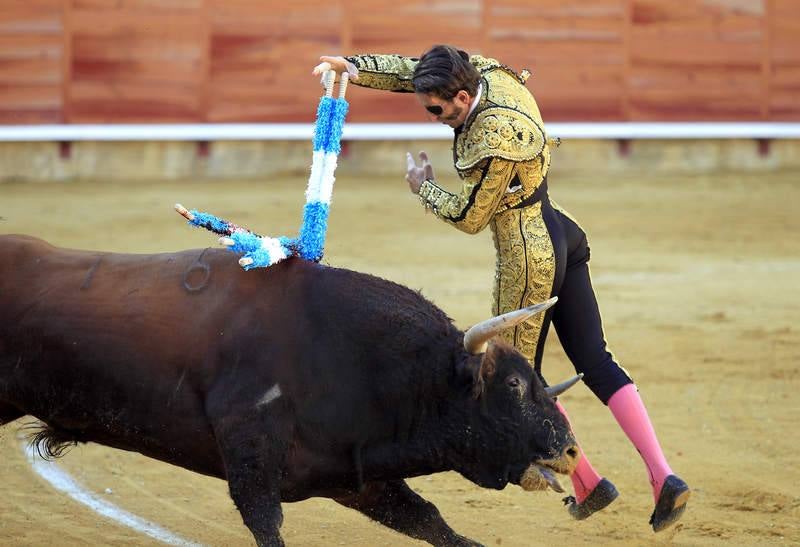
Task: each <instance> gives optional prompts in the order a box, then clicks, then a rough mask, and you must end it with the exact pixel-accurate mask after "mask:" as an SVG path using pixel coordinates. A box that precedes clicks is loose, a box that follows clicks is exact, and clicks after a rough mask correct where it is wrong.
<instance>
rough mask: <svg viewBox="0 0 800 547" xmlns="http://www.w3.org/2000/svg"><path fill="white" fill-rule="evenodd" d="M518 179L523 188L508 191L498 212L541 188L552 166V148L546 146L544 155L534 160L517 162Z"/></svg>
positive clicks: (514, 205)
mask: <svg viewBox="0 0 800 547" xmlns="http://www.w3.org/2000/svg"><path fill="white" fill-rule="evenodd" d="M516 165H517V169H516V175H517V181H518V182H519V184H520V186H521V188H520V189H519V190H517V191H516V192H513V193H506V194H505V195H504V196H503V199H502V200H501V201H500V205H499V206H498V208H497V212H498V213H501V212H503V211H505V210H507V209H511V208H513V207H516V206H517V205H519V204H520V203H521V202H522V201H524V200H526V199H528V198H529V197H530V196H532V195H533V193H534V192H535V191H536V189H537V188H539V185H540V184H541V183H542V181H543V180H544V177H545V175H547V171H548V169H549V167H550V150H549V149H548V148H547V147H545V149H544V151H543V152H542V155H541V156H540V157H538V158H536V159H534V160H533V161H521V162H517V164H516Z"/></svg>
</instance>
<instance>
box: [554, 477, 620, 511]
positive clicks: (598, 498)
mask: <svg viewBox="0 0 800 547" xmlns="http://www.w3.org/2000/svg"><path fill="white" fill-rule="evenodd" d="M617 496H619V492H617V489H616V488H615V487H614V485H613V484H611V481H610V480H608V479H602V480H601V481H600V482H598V483H597V486H595V487H594V490H592V491H591V493H590V494H589V495H588V496H586V499H585V500H583V502H582V503H578V502H577V500H576V499H575V497H574V496H567V497H566V498H564V500H563V501H564V505H566V506H567V510H569V514H570V515H572V518H574V519H575V520H583V519H586V518H589V517H590V516H592V515H593V514H594V513H596V512H598V511H600V510H601V509H605V508H606V507H608V505H609V504H610V503H611V502H612V501H614V500H615V499H617Z"/></svg>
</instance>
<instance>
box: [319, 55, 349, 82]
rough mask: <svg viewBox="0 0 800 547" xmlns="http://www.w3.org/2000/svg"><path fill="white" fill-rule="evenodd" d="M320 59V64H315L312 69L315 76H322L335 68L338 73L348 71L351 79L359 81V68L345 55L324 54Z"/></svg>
mask: <svg viewBox="0 0 800 547" xmlns="http://www.w3.org/2000/svg"><path fill="white" fill-rule="evenodd" d="M319 60H320V61H321V62H320V64H318V65H317V66H315V67H314V70H312V71H311V73H312V74H314V75H315V76H320V75H322V74H324V73H325V72H326V71H328V70H333V71H335V72H336V74H341V73H342V72H347V74H348V75H349V77H350V80H351V81H353V82H357V81H358V69H357V68H356V65H354V64H353V63H351V62H350V61H348V60H347V59H345V58H344V57H330V56H328V55H323V56H322V57H320V58H319Z"/></svg>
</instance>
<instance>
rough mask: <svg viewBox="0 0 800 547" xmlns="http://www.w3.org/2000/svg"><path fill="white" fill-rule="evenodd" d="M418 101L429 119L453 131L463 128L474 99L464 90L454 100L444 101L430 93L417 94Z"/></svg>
mask: <svg viewBox="0 0 800 547" xmlns="http://www.w3.org/2000/svg"><path fill="white" fill-rule="evenodd" d="M416 95H417V100H418V101H419V102H420V104H421V105H422V106H423V108H425V110H427V112H428V119H430V120H431V121H435V122H440V123H443V124H446V125H449V126H450V127H452V128H453V129H455V128H457V127H461V126H462V125H464V122H465V121H466V119H467V115H468V114H469V107H470V104H471V103H472V97H470V95H469V93H467V92H466V91H464V90H463V89H462V90H461V91H459V92H458V93H456V96H455V97H453V98H452V99H442V98H441V97H439V96H437V95H434V94H430V93H417V94H416Z"/></svg>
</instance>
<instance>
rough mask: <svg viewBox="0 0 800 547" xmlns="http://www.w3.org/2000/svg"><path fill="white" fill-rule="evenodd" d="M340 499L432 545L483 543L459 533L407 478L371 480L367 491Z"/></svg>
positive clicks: (392, 527)
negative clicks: (413, 488) (410, 484)
mask: <svg viewBox="0 0 800 547" xmlns="http://www.w3.org/2000/svg"><path fill="white" fill-rule="evenodd" d="M336 501H337V502H339V503H341V504H342V505H344V506H346V507H350V508H352V509H355V510H357V511H360V512H361V513H364V514H365V515H366V516H368V517H369V518H371V519H373V520H376V521H378V522H380V523H381V524H383V525H385V526H388V527H389V528H391V529H393V530H396V531H398V532H400V533H402V534H405V535H407V536H411V537H412V538H415V539H420V540H423V541H427V542H428V543H430V544H431V545H447V546H451V545H452V546H458V547H461V546H473V547H474V546H480V545H481V544H480V543H476V542H474V541H472V540H471V539H469V538H466V537H464V536H460V535H458V534H457V533H456V532H454V531H453V529H452V528H450V526H448V524H447V523H446V522H445V521H444V519H443V518H442V515H441V514H440V513H439V510H438V509H437V508H436V506H435V505H434V504H432V503H431V502H429V501H427V500H425V499H424V498H422V497H421V496H419V495H417V494H416V493H415V492H414V491H413V490H411V488H409V487H408V485H407V484H406V482H405V481H403V480H398V481H389V482H370V483H367V484H366V485H365V488H364V491H363V492H362V493H360V494H354V495H352V496H347V497H344V498H337V499H336Z"/></svg>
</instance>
